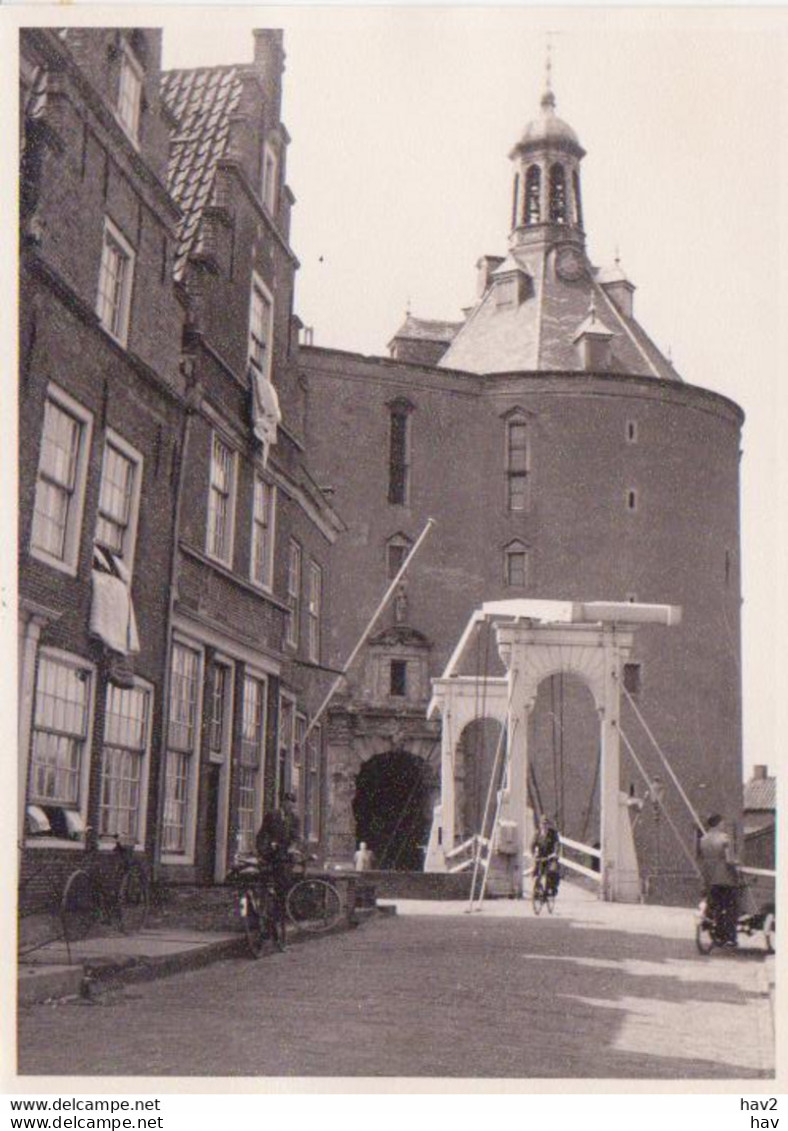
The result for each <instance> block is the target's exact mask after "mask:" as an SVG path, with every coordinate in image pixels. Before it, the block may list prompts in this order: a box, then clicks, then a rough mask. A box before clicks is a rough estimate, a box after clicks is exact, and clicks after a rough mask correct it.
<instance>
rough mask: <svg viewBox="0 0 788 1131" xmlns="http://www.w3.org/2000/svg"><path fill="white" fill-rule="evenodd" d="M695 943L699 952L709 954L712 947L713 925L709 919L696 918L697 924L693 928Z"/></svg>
mask: <svg viewBox="0 0 788 1131" xmlns="http://www.w3.org/2000/svg"><path fill="white" fill-rule="evenodd" d="M695 943H696V944H697V947H698V950H699V951H700V953H701V954H711V951H712V948H713V947H714V927H713V924H712V923H711V921H710V920H709V919H706V918H705V917H704V918H703V919H699V920H698V925H697V927H696V928H695Z"/></svg>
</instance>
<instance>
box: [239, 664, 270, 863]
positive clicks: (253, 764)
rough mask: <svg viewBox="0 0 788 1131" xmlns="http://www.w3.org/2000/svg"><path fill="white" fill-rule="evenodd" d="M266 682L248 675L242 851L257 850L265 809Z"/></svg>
mask: <svg viewBox="0 0 788 1131" xmlns="http://www.w3.org/2000/svg"><path fill="white" fill-rule="evenodd" d="M265 696H266V681H265V679H258V678H256V677H255V676H251V675H247V676H245V677H244V690H243V710H242V719H241V760H240V766H239V768H238V781H239V793H238V851H239V852H253V851H254V846H255V838H256V836H257V826H258V823H259V815H260V812H261V810H262V797H263V793H262V789H263V782H262V778H263V765H264V758H265Z"/></svg>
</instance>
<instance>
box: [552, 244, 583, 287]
mask: <svg viewBox="0 0 788 1131" xmlns="http://www.w3.org/2000/svg"><path fill="white" fill-rule="evenodd" d="M555 273H556V275H558V277H559V279H564V280H565V281H566V282H567V283H576V282H577V280H578V279H581V278H582V277H583V275H585V273H586V267H585V261H584V259H583V255H582V252H580V251H578V249H577V248H576V247H559V248H558V249H557V250H556V253H555Z"/></svg>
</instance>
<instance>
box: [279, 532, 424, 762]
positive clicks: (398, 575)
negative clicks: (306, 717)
mask: <svg viewBox="0 0 788 1131" xmlns="http://www.w3.org/2000/svg"><path fill="white" fill-rule="evenodd" d="M434 525H435V519H434V518H428V519H427V525H426V526H425V527H424V529H423V530H422V532H421V534H420V535H419V537H418V538H417V539H416V541H415V542H414V544H413V546H412V548H411V551H410V553H409V554H408V556H407V557H406V558H405V561H404V562H403V563H402V565H401V566H400V568H399V570H398V571H397V573H396V575H395V577H394V578H393V580H392V582H391V584H390V585H389V587H388V589H387V590H386V592H385V594H384V595H383V598H382V600H381V602H380V604H379V605H378V607H377V608H376V609H375V612H374V613H373V614H372V618H371V620H370V621H369V622H368V623H367V627H366V628H365V629H364V631H363V632H362V634H361V636H360V637H359V640H358V643H357V644H356V646H355V648H354V649H353V651H352V652H351V653H350V655H349V656H348V658H347V660H346V662H345V666H344V667H343V668H342V671H341V672H340V673H339V675H338V676H337V678H336V679H335V680H334V682H333V683H332V685H331V687H330V688H329V691H328V694H327V695H326V697H325V699H324V700H323V702H322V703H321V704H320V706H319V708H318V709H317V711H316V712H315V714H314V715H313V716H312V720H311V722H310V723H309V726H308V727H307V728H306V733H305V734H304V737H303V740H302V741H303V742H304V744H305V743H306V740H307V738H309V735H310V734H311V732H312V731H313V730H314V728H315V726H316V725H317V723H318V721H319V720H320V717H321V715H322V714H323V712H324V711H325V709H326V707H327V706H328V704H329V703H330V702H331V700H332V699H333V698H334V695H335V693H336V691H337V688H338V687H339V685H340V684H341V682H342V680H343V679H344V678H345V676H346V675H347V673H348V671H349V670H350V667H351V665H352V663H353V661H354V660H355V658H356V656H357V655H358V654H359V652H360V651H361V649H362V648H363V646H364V643H365V642H366V639H367V637H368V636H369V634H370V632H372V629H373V628H374V627H375V622H376V621H377V619H378V617H379V616H380V614H381V613H382V612H383V610H384V609H385V607H386V605H387V604H388V601H389V599H390V597H391V594H392V593H393V592H394V590H395V589H396V588H397V586H398V585H399V583H400V581H401V580H402V578H403V576H404V575H405V571H406V569H407V568H408V566H409V565H410V563H411V561H412V560H413V558H414V556H415V554H416V552H417V550H418V549H419V548H420V547H421V544H422V542H423V541H424V539H425V538H426V537H427V535H428V534H429V532H430V528H431V527H433V526H434Z"/></svg>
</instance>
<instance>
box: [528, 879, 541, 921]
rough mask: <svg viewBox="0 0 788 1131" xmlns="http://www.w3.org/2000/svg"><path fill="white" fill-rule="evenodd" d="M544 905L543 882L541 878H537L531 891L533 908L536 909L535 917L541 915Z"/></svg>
mask: <svg viewBox="0 0 788 1131" xmlns="http://www.w3.org/2000/svg"><path fill="white" fill-rule="evenodd" d="M543 903H544V890H543V889H542V880H541V877H540V876H537V877H536V879H535V880H534V886H533V888H532V890H531V906H532V907H533V909H534V915H541V913H542V904H543Z"/></svg>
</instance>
